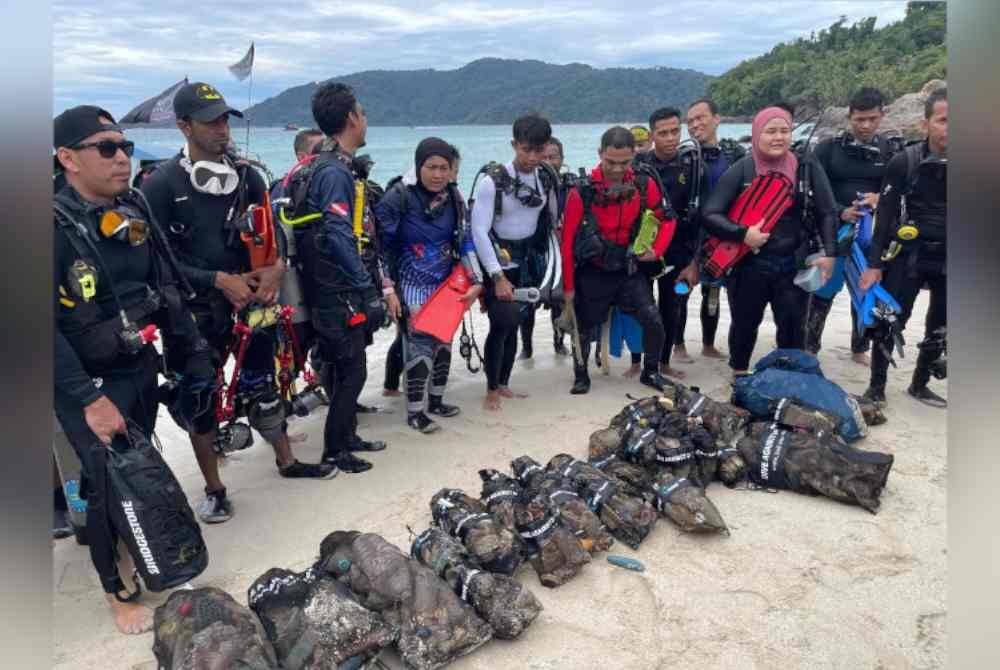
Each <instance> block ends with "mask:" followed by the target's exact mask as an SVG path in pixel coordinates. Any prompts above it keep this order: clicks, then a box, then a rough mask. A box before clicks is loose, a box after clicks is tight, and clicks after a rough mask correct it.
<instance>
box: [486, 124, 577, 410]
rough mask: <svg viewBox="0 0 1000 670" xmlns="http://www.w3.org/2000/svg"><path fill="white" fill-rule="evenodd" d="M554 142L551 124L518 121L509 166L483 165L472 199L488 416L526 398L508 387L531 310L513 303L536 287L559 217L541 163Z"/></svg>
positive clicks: (548, 173)
mask: <svg viewBox="0 0 1000 670" xmlns="http://www.w3.org/2000/svg"><path fill="white" fill-rule="evenodd" d="M551 137H552V126H551V125H549V122H548V121H547V120H545V119H543V118H542V117H540V116H537V115H528V116H522V117H520V118H519V119H517V120H516V121H515V122H514V126H513V139H512V140H511V147H513V149H514V158H513V159H512V160H511V161H510V162H509V163H507V164H506V165H500V164H497V163H491V164H488V165H485V166H483V168H482V169H481V170H480V175H482V178H481V179H479V180H478V184H477V185H476V187H475V189H474V190H473V193H472V198H471V200H470V210H471V211H470V221H471V226H472V237H473V240H474V242H475V246H476V253H477V255H478V256H479V259H480V261H481V262H482V265H483V268H484V270H485V271H486V274H487V276H488V279H487V280H486V282H485V286H484V290H485V301H486V309H487V314H488V316H489V320H490V331H489V334H488V335H487V337H486V343H485V346H484V347H483V356H484V365H483V367H484V369H485V372H486V389H487V390H486V399H485V400H484V402H483V406H484V407H485V408H486V409H487V410H490V411H497V410H499V409H500V408H501V402H502V401H501V398H526V397H527V394H524V393H515V392H514V391H512V390H511V389H510V375H511V371H512V370H513V368H514V359H515V357H516V355H517V333H518V327H519V326H520V324H521V321H522V320H523V319H524V318H525V316H526V314H527V312H528V311H529V310H532V309H534V305H533V304H532V303H530V302H525V303H522V302H518V301H515V299H514V289H516V288H526V287H538V285H539V284H540V283H541V280H542V278H543V275H544V269H545V268H544V265H545V261H546V249H547V248H548V241H549V235H550V232H551V229H552V226H554V225H555V222H556V221H558V218H559V209H558V208H559V203H558V177H557V175H555V174H554V172H553V171H552V169H551V168H550V167H549V166H547V165H545V164H544V163H543V162H542V157H543V155H544V152H545V145H546V144H548V142H549V140H550V139H551Z"/></svg>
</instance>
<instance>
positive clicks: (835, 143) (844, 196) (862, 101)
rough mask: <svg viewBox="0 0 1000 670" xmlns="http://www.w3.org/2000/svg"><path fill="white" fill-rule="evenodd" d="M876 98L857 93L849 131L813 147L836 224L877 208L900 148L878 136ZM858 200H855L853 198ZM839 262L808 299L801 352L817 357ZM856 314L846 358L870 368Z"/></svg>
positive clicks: (839, 284) (879, 101)
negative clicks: (830, 196) (890, 165)
mask: <svg viewBox="0 0 1000 670" xmlns="http://www.w3.org/2000/svg"><path fill="white" fill-rule="evenodd" d="M883 103H884V101H883V97H882V93H881V92H880V91H879V90H878V89H874V88H862V89H860V90H859V91H858V92H857V93H855V94H854V95H853V96H851V99H850V101H849V103H848V106H847V122H848V124H849V125H850V131H844V132H842V133H840V134H839V135H838V136H836V137H833V138H829V139H826V140H823V141H822V142H820V143H819V144H817V145H816V149H815V151H814V154H815V156H816V159H817V160H818V161H819V162H820V165H822V166H823V170H824V171H825V172H826V176H827V178H828V179H829V180H830V186H831V187H832V188H833V196H834V198H835V199H836V201H837V211H838V214H839V223H840V225H841V226H842V225H843V224H855V223H857V222H858V220H859V219H860V218H861V212H860V211H859V209H858V208H859V207H861V206H865V207H869V208H871V209H872V210H873V211H874V210H875V208H876V207H878V194H879V189H880V188H881V186H882V180H883V179H884V178H885V173H886V166H887V165H888V163H889V161H890V159H891V158H892V156H893V155H894V154H895V153H897V152H898V151H900V150H901V149H902V140H901V138H889V137H886V136H884V135H881V134H879V132H878V129H879V125H880V124H881V123H882V119H883V117H884V116H885V111H884V109H883ZM859 193H861V194H863V197H861V198H860V199H859V198H858V194H859ZM843 266H844V262H843V260H840V259H838V263H837V267H836V268H835V269H834V275H833V278H832V279H831V281H830V282H829V283H827V284H826V285H824V286H823V287H821V288H820V289H819V290H818V291H815V292H814V293H812V294H811V295H810V297H809V309H808V310H807V314H808V321H807V323H806V350H807V351H809V352H811V353H813V354H817V353H819V350H820V348H821V340H822V337H823V326H824V325H825V323H826V319H827V315H829V313H830V308H831V307H832V306H833V299H834V298H835V297H836V295H837V293H839V292H840V290H841V288H843V286H844V272H845V271H844V267H843ZM857 322H858V315H857V312H856V310H855V309H854V306H853V304H852V306H851V324H852V328H851V359H852V360H853V361H854V362H855V363H858V364H859V365H865V366H867V365H870V364H871V360H870V359H869V358H868V354H867V351H868V347H869V346H870V344H871V343H870V342H869V340H868V338H867V337H866V336H865V335H864V334H859V333H858V329H857Z"/></svg>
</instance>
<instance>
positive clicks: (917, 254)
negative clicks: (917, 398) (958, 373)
mask: <svg viewBox="0 0 1000 670" xmlns="http://www.w3.org/2000/svg"><path fill="white" fill-rule="evenodd" d="M928 152H929V149H928V146H927V143H926V142H924V143H923V145H922V150H921V155H922V156H923V157H924V158H926V157H927V156H928ZM908 181H909V180H908V176H907V160H906V155H905V154H904V153H902V152H901V153H899V154H897V155H896V156H895V157H894V158H893V159H892V160H891V161H890V162H889V166H888V169H887V171H886V176H885V182H883V184H882V192H881V195H880V196H879V205H878V223H877V225H876V227H875V235H874V237H873V239H872V244H871V246H870V247H869V249H868V259H867V260H868V265H869V267H872V268H879V269H882V271H883V277H882V286H883V287H884V288H885V289H886V290H887V291H889V293H890V294H891V295H892V296H893V297H894V298H895V299H896V300H897V301H898V302H899V304H900V307H902V309H903V312H902V314H901V317H900V321H901V326H900V327H901V328H902V327H903V326H905V325H906V322H907V320H908V319H909V318H910V313H911V312H912V310H913V303H914V301H915V300H916V298H917V294H918V293H919V292H920V289H921V288H923V287H924V286H926V287H927V288H928V289H930V306H929V307H928V310H927V319H926V322H925V330H924V334H925V337H926V336H928V335H930V334H931V333H932V332H933V331H935V330H937V329H938V328H940V327H942V326H946V325H947V321H948V319H947V316H948V314H947V290H946V255H947V254H946V251H947V247H946V232H947V225H946V219H947V207H948V184H947V174H946V169H945V166H944V165H942V164H939V163H938V164H934V163H930V164H927V163H925V164H923V165H922V166H921V167H920V168H919V169H918V170H917V172H916V175H915V177H914V180H913V182H911V183H909V184H908V183H907V182H908ZM904 195H905V202H906V222H910V223H911V225H915V226H916V227H917V228H918V229H919V231H920V234H919V236H918V238H917V240H915V241H914V242H912V243H910V244H908V245H905V246H904V247H903V250H902V251H900V252H899V254H898V255H897V256H896V257H895V258H894V259H893V260H891V261H888V262H886V261H882V255H883V253H884V251H885V250H886V249H887V248H888V247H889V242H890V241H891V240H892V239H893V238H894V236H895V233H896V230H897V228H898V227H899V225H900V223H901V216H900V215H901V203H902V200H903V196H904ZM940 355H941V352H940V350H933V349H922V350H921V351H920V354H919V355H918V356H917V365H916V368H915V369H914V371H913V386H914V387H915V388H922V387H924V386H926V385H927V382H928V380H929V379H930V369H929V366H930V364H931V363H932V362H934V361H935V360H937V359H938V358H939V357H940ZM888 368H889V359H888V358H887V357H886V356H885V354H883V353H882V351H881V350H880V348H879V347H875V348H874V350H873V351H872V372H871V386H872V387H874V388H876V389H881V390H884V389H885V383H886V372H887V371H888Z"/></svg>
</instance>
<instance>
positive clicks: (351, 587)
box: [153, 350, 893, 670]
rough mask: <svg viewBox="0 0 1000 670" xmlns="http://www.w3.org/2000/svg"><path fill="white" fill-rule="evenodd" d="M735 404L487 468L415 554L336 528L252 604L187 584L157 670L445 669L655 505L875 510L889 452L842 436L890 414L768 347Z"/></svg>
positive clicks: (714, 514) (659, 403)
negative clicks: (769, 496) (537, 585)
mask: <svg viewBox="0 0 1000 670" xmlns="http://www.w3.org/2000/svg"><path fill="white" fill-rule="evenodd" d="M731 400H732V402H731V403H727V402H720V401H718V400H714V399H712V398H709V397H707V396H706V395H704V394H702V393H701V392H700V391H699V389H698V388H696V387H691V388H689V387H686V386H684V385H682V384H676V385H672V386H670V387H668V389H667V390H666V392H665V393H664V394H662V395H659V396H654V397H649V398H642V399H638V400H635V401H633V402H631V403H629V404H628V405H626V406H625V407H624V408H622V410H621V411H620V412H618V414H616V415H615V416H614V417H613V418H612V419H611V421H610V423H609V425H608V427H607V428H604V429H601V430H598V431H596V432H594V433H593V434H592V435H591V436H590V439H589V443H588V452H587V459H586V460H581V459H578V458H576V457H574V456H572V455H570V454H557V455H555V456H553V457H552V458H551V459H550V460H549V461H548V463H547V464H545V465H542V464H541V463H539V462H537V461H535V460H534V459H532V458H530V457H529V456H521V457H519V458H515V459H514V460H513V461H511V463H510V474H507V473H504V472H500V471H498V470H493V469H483V470H480V471H479V476H480V479H481V480H482V490H481V491H480V495H479V497H474V496H472V495H469V494H467V493H466V492H464V491H462V490H460V489H450V488H444V489H441V490H440V491H438V492H437V493H436V494H435V495H434V496H433V497H432V498H431V500H430V512H431V520H432V526H431V527H430V528H428V529H426V530H425V531H423V532H422V533H420V534H419V535H417V536H416V538H415V539H414V540H413V542H412V545H411V546H410V551H409V554H406V553H403V552H402V551H401V550H400V549H399V548H397V547H396V546H394V545H392V544H390V543H389V542H387V541H386V540H385V539H384V538H382V537H381V536H379V535H375V534H373V533H362V532H359V531H336V532H333V533H330V534H329V535H328V536H327V537H326V538H324V539H323V541H322V543H321V545H320V551H319V560H318V561H316V563H315V564H314V565H313V566H312V567H311V568H309V569H308V570H306V571H304V572H292V571H289V570H283V569H280V568H273V569H271V570H268V571H267V572H265V573H264V574H263V575H261V576H260V577H259V578H258V579H257V580H256V581H255V582H254V583H253V585H252V586H251V587H250V589H249V591H248V602H249V605H250V607H249V608H246V607H243V606H242V605H240V604H239V603H237V602H236V601H235V600H233V598H232V597H230V596H229V595H228V594H226V593H224V592H222V591H219V590H218V589H214V588H204V589H196V590H194V591H178V592H177V593H174V594H173V595H172V596H171V597H170V599H169V600H167V602H166V603H165V604H164V605H162V606H161V607H160V608H158V609H157V611H156V617H155V633H156V642H155V645H154V648H153V649H154V653H155V654H156V657H157V659H158V661H159V664H160V667H161V668H166V669H168V670H182V669H183V670H214V669H215V668H228V667H243V668H249V669H252V670H258V669H259V670H267V669H271V668H275V669H278V668H281V669H285V670H313V669H315V670H318V669H319V668H354V669H357V668H366V667H372V666H373V665H375V664H379V661H378V659H379V656H380V654H381V653H382V651H383V650H384V649H386V648H389V647H394V648H395V649H396V650H398V652H399V655H400V657H401V658H402V660H403V663H404V664H405V666H406V667H407V668H413V669H415V670H432V669H434V668H440V667H442V666H444V665H447V664H448V663H450V662H451V661H452V660H454V659H456V658H458V657H460V656H463V655H465V654H468V653H470V652H472V651H474V650H475V649H477V648H479V647H480V646H481V645H483V644H485V643H486V642H487V641H488V640H489V639H490V638H492V637H497V638H499V639H508V640H509V639H514V638H516V637H518V636H519V635H520V634H521V633H523V632H524V631H525V630H526V629H527V628H528V627H529V626H530V625H531V624H532V622H533V621H535V620H536V618H537V617H538V615H539V613H540V612H541V610H542V605H541V603H540V602H539V601H538V599H537V598H536V597H535V595H534V594H532V593H531V591H530V590H528V589H527V588H526V587H525V586H524V585H522V584H521V583H520V582H518V581H517V580H516V579H514V578H513V575H514V573H515V572H516V571H517V570H518V569H519V568H520V566H522V565H523V564H524V563H527V564H528V565H530V566H531V567H532V568H533V569H534V571H535V572H536V573H537V575H538V579H539V581H540V582H541V584H543V585H544V586H547V587H557V586H560V585H562V584H565V583H566V582H568V581H570V580H571V579H573V578H574V577H576V576H577V575H578V574H581V571H582V569H583V567H584V566H586V565H587V563H589V562H590V561H591V555H592V554H595V553H597V552H601V551H607V550H608V549H610V548H611V547H612V545H613V543H614V542H615V540H618V541H619V542H622V543H624V544H626V545H628V546H629V547H631V548H633V549H636V548H638V547H639V545H640V544H641V543H642V541H643V540H644V539H645V538H646V537H647V536H648V535H649V532H650V531H651V530H652V528H653V525H654V524H655V522H656V519H657V518H658V517H659V516H662V517H665V518H667V519H669V520H670V521H671V522H672V523H674V524H675V525H676V526H677V527H678V528H680V529H681V530H682V531H684V532H690V533H722V534H726V535H728V534H729V530H728V528H727V526H726V523H725V521H724V520H723V518H722V515H721V514H720V513H719V510H718V509H717V508H716V506H715V505H714V504H713V503H712V501H711V500H710V499H709V498H708V496H707V495H706V490H707V488H708V486H709V485H710V484H711V483H712V482H714V481H717V480H718V481H722V482H723V483H724V484H726V485H727V486H730V487H733V486H736V485H737V484H739V483H740V482H748V485H749V486H759V487H766V488H769V489H772V488H773V489H787V490H791V491H797V492H800V493H807V494H812V495H823V496H827V497H829V498H831V499H833V500H838V501H841V502H845V503H850V504H855V505H859V506H861V507H863V508H865V509H867V510H868V511H870V512H872V513H875V512H877V511H878V508H879V498H880V495H881V493H882V490H883V489H884V487H885V484H886V481H887V478H888V475H889V470H890V469H891V467H892V462H893V458H892V456H891V455H888V454H882V453H877V452H870V451H863V450H861V449H858V448H856V447H854V446H852V445H850V444H849V443H848V442H849V441H852V440H856V439H858V438H860V437H862V436H863V435H864V434H865V433H866V432H867V427H868V426H869V425H877V424H879V423H884V422H885V417H884V416H883V415H882V414H881V412H880V411H879V410H878V408H877V407H874V406H871V405H865V404H863V403H859V399H858V398H854V397H851V396H849V395H847V394H846V393H844V392H843V390H841V389H840V388H839V387H838V386H836V385H835V384H833V383H832V382H829V381H828V380H827V379H825V378H824V377H823V376H822V371H821V370H820V369H819V365H818V363H816V361H815V358H813V357H811V356H810V355H809V354H805V353H804V352H801V351H790V350H778V351H775V352H773V353H772V354H770V355H768V356H766V357H765V358H763V359H762V360H761V361H760V362H759V363H758V365H757V368H756V369H755V372H754V374H752V375H749V376H748V377H746V378H744V379H741V380H738V381H737V382H736V384H735V388H734V393H733V397H732V399H731Z"/></svg>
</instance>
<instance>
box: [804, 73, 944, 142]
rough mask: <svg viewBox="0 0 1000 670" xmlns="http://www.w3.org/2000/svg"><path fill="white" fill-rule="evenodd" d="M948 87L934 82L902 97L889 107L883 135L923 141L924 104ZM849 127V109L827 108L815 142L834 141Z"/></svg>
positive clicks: (931, 81)
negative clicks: (921, 123)
mask: <svg viewBox="0 0 1000 670" xmlns="http://www.w3.org/2000/svg"><path fill="white" fill-rule="evenodd" d="M946 85H947V83H946V82H945V80H943V79H932V80H930V81H929V82H927V83H926V84H924V86H923V88H921V89H920V90H919V91H917V92H916V93H907V94H905V95H901V96H900V97H899V98H897V99H896V100H895V101H893V102H892V103H890V104H889V105H886V108H885V118H884V119H883V120H882V126H881V131H882V132H883V133H884V132H893V131H895V132H898V133H900V134H901V135H902V136H903V137H905V138H906V139H907V140H915V139H919V138H921V137H923V131H922V130H921V127H920V122H921V121H923V120H924V101H926V100H927V96H929V95H930V94H931V93H932V92H933V91H936V90H937V89H939V88H944V87H945V86H946ZM847 127H848V124H847V107H827V108H826V110H825V111H824V112H823V120H822V125H820V127H819V128H817V129H816V134H815V139H816V141H820V140H823V139H825V138H827V137H832V136H834V135H836V134H837V133H839V132H840V131H841V130H846V129H847Z"/></svg>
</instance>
